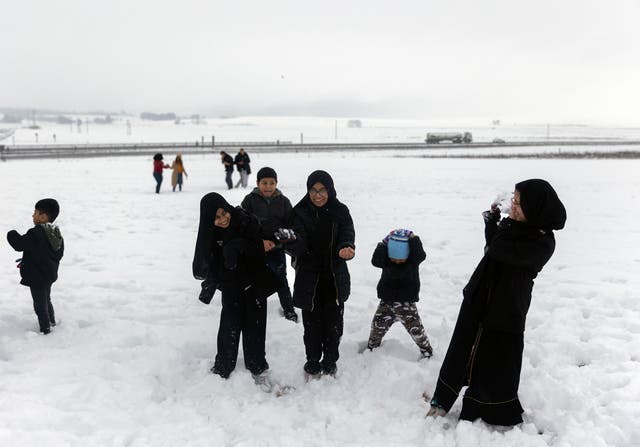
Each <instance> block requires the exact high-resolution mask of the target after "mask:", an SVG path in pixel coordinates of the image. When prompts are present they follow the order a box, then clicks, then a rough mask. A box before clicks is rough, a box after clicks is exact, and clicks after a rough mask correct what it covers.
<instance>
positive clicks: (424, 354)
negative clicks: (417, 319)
mask: <svg viewBox="0 0 640 447" xmlns="http://www.w3.org/2000/svg"><path fill="white" fill-rule="evenodd" d="M420 354H421V355H422V358H423V359H428V358H431V356H432V355H433V348H432V347H431V345H429V346H427V349H425V350H424V351H420Z"/></svg>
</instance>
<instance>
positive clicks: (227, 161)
mask: <svg viewBox="0 0 640 447" xmlns="http://www.w3.org/2000/svg"><path fill="white" fill-rule="evenodd" d="M222 163H223V164H224V170H225V171H226V172H233V157H232V156H231V155H229V154H227V153H226V152H225V154H224V159H223V160H222Z"/></svg>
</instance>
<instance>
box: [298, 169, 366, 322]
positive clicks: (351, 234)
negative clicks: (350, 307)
mask: <svg viewBox="0 0 640 447" xmlns="http://www.w3.org/2000/svg"><path fill="white" fill-rule="evenodd" d="M327 175H328V174H327ZM328 183H329V180H325V182H323V184H324V185H325V186H326V187H327V189H328V190H329V191H330V198H329V201H328V202H327V205H326V206H325V207H323V208H317V207H316V206H315V205H313V204H312V203H311V201H310V200H309V196H308V195H305V197H304V198H303V199H302V200H301V201H300V202H299V203H298V204H297V205H296V206H294V207H293V218H292V228H293V230H294V231H295V233H296V236H297V240H296V241H295V242H293V243H288V244H287V245H286V246H285V249H286V250H287V252H288V253H289V254H290V255H291V256H292V258H293V260H292V263H293V267H294V269H295V271H296V279H295V283H294V289H293V304H294V306H296V307H299V308H301V309H306V310H312V309H313V307H314V304H315V302H314V299H315V297H316V289H317V285H318V282H319V281H320V279H321V277H322V278H323V279H324V278H329V280H330V281H331V282H333V285H334V287H335V290H336V299H337V301H338V303H344V302H345V301H346V300H347V299H348V298H349V294H350V293H351V277H350V275H349V269H348V268H347V263H346V261H345V260H344V259H342V258H340V257H339V256H338V252H339V251H340V250H341V249H342V248H345V247H352V248H355V230H354V227H353V220H352V219H351V214H350V213H349V209H348V208H347V207H346V205H344V204H342V203H341V202H339V201H338V199H336V198H335V191H334V190H333V183H332V182H331V184H330V185H328ZM312 184H313V183H312ZM327 227H328V228H327ZM325 231H326V234H328V235H329V238H328V239H327V240H326V246H325V247H319V245H318V239H317V237H318V233H322V234H325ZM321 237H322V238H323V239H324V236H321ZM314 247H315V248H314ZM338 303H336V304H338Z"/></svg>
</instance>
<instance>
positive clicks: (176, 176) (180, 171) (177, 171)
mask: <svg viewBox="0 0 640 447" xmlns="http://www.w3.org/2000/svg"><path fill="white" fill-rule="evenodd" d="M171 169H172V170H173V172H172V173H171V186H172V187H173V192H176V186H177V187H178V191H182V176H183V175H184V176H185V177H189V176H188V175H187V171H186V170H185V169H184V163H183V162H182V153H178V155H176V159H175V160H173V163H171Z"/></svg>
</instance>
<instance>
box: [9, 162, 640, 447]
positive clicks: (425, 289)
mask: <svg viewBox="0 0 640 447" xmlns="http://www.w3.org/2000/svg"><path fill="white" fill-rule="evenodd" d="M172 157H173V154H165V159H166V160H167V161H170V160H171V159H172ZM252 161H253V164H252V166H253V168H254V172H255V171H257V169H258V168H260V167H261V166H264V165H269V166H272V167H274V168H275V169H276V170H277V171H278V173H279V178H280V184H279V186H280V187H281V189H282V190H283V192H284V193H285V194H286V195H288V196H289V197H290V198H291V200H292V202H294V203H295V202H297V200H299V198H300V197H302V195H303V194H304V193H305V187H304V185H305V180H306V177H307V175H308V174H309V173H310V172H311V171H313V170H315V169H325V170H327V171H329V172H330V173H331V174H332V175H333V177H334V180H335V184H336V188H337V191H338V197H339V198H340V199H341V200H342V201H343V202H344V203H346V204H347V205H348V206H349V207H350V209H351V213H352V215H353V218H354V221H355V227H356V245H357V249H356V258H355V259H354V260H353V261H351V262H350V264H349V266H350V271H351V276H352V295H351V298H350V299H349V301H348V302H347V303H346V310H345V333H344V337H343V341H342V345H341V358H340V361H339V364H338V366H339V371H338V375H337V377H336V378H335V379H333V378H323V379H321V380H319V381H316V382H311V383H305V382H304V379H303V374H302V365H303V363H304V349H303V344H302V325H301V324H297V325H296V324H293V323H291V322H289V321H286V320H285V319H284V318H282V317H281V316H280V314H279V304H278V301H277V298H275V297H272V298H270V307H269V312H268V327H267V359H268V361H269V363H270V365H271V370H272V373H273V375H274V377H276V378H278V379H279V380H281V381H283V382H284V383H287V384H290V385H293V386H295V388H296V389H295V391H293V392H292V393H291V394H288V395H286V396H283V397H280V398H278V397H275V396H274V395H271V394H266V393H264V392H262V391H260V390H259V389H258V388H257V387H256V386H255V385H254V384H253V381H252V379H251V376H250V374H249V372H248V371H246V370H245V369H244V367H243V366H242V365H243V362H242V354H240V359H239V362H238V365H239V366H238V368H237V369H236V371H235V372H234V373H233V374H232V376H231V378H230V379H229V380H226V381H225V380H223V379H220V378H219V377H218V376H215V375H212V374H210V373H209V368H210V367H211V365H212V359H213V356H214V355H215V352H216V342H215V340H216V332H217V326H218V318H219V314H220V299H219V298H220V297H219V295H216V297H215V298H214V301H213V302H212V304H211V305H210V306H206V305H204V304H202V303H200V302H199V301H198V300H197V296H198V292H199V282H197V281H195V280H194V279H193V278H192V276H191V259H192V255H193V249H194V242H195V235H196V229H197V220H198V203H199V200H200V198H201V197H202V195H203V194H205V193H206V192H209V191H219V192H221V193H222V194H223V195H224V196H225V197H226V198H227V199H228V200H229V201H230V202H231V203H232V204H239V203H240V201H241V199H242V198H243V196H244V194H246V193H247V192H248V190H233V191H229V192H227V191H226V190H224V189H223V188H224V175H223V172H222V171H223V169H222V166H221V165H220V162H219V159H218V158H217V157H215V156H205V155H198V156H187V157H186V158H185V167H186V169H187V171H188V173H189V178H188V179H187V180H186V184H185V190H184V192H182V193H172V192H171V191H170V185H168V183H169V182H168V180H169V178H168V177H169V176H168V175H165V184H164V185H163V191H162V193H161V194H160V195H156V194H154V193H153V190H154V180H153V178H152V176H151V160H150V158H147V157H132V158H97V159H83V160H42V161H11V162H5V163H0V190H1V191H2V192H1V193H0V209H1V210H2V211H1V214H0V216H1V224H2V225H1V227H2V231H8V230H10V229H13V228H16V229H18V230H19V231H20V232H21V233H22V232H24V231H26V230H27V229H28V228H29V227H30V226H31V214H32V211H33V204H34V203H35V202H36V200H38V199H40V198H43V197H47V196H51V197H55V198H57V199H58V200H59V202H60V204H61V208H62V210H61V214H60V217H59V219H58V223H59V225H60V227H61V229H62V233H63V235H64V236H65V244H66V254H65V257H64V259H63V261H62V263H61V266H60V279H59V281H58V282H57V283H55V285H54V287H53V293H52V297H53V302H54V306H55V307H56V314H57V316H58V318H59V325H58V326H57V327H56V328H55V329H54V331H53V333H52V334H50V335H48V336H41V335H39V334H38V333H37V321H36V318H35V315H34V312H33V310H32V304H31V298H30V296H29V291H28V289H27V288H25V287H22V286H20V285H18V272H17V270H16V269H15V267H14V265H15V264H14V259H16V258H18V257H19V254H18V253H16V252H14V251H13V250H12V249H11V248H10V247H9V245H8V244H7V243H6V240H5V239H4V237H3V238H2V242H1V243H0V247H1V250H0V291H1V292H0V445H2V446H36V445H37V446H42V445H47V446H50V447H53V446H135V447H137V446H186V445H189V446H212V445H215V446H221V445H228V446H267V445H269V446H302V445H304V446H327V445H330V446H334V445H335V446H360V445H368V446H385V447H386V446H407V445H412V446H413V445H415V446H420V445H425V446H426V445H429V446H455V445H458V446H474V445H478V446H514V445H517V446H520V447H524V446H544V445H554V446H563V447H564V446H637V445H640V425H639V423H638V421H640V304H639V298H640V294H639V292H638V290H639V289H640V275H639V273H640V250H639V249H640V229H639V228H640V227H639V226H638V221H637V218H638V217H639V215H640V213H639V212H638V205H639V204H640V200H639V198H640V183H638V181H637V173H638V172H639V169H638V168H639V164H638V163H639V162H638V161H611V160H607V161H593V160H465V159H459V160H453V159H436V160H432V159H423V158H415V159H399V158H392V157H386V156H383V155H381V154H370V155H366V156H365V155H362V154H360V155H359V156H353V155H352V154H340V155H337V154H305V155H302V154H282V155H278V154H252ZM236 175H237V174H236ZM531 177H542V178H545V179H547V180H549V181H550V182H551V183H552V184H553V185H554V187H555V188H556V190H557V191H558V194H559V196H560V198H561V199H562V200H563V201H564V203H565V206H566V208H567V212H568V221H567V226H566V228H565V229H564V230H563V231H560V232H558V233H557V235H556V238H557V249H556V253H555V255H554V256H553V258H552V259H551V261H550V262H549V263H548V264H547V266H546V267H545V269H544V270H543V272H542V273H541V274H540V275H539V277H538V279H537V280H536V286H535V288H534V295H533V300H532V306H531V310H530V313H529V318H528V322H527V332H526V334H525V352H524V364H523V370H522V377H521V387H520V398H521V401H522V403H523V406H524V407H525V410H526V414H525V418H526V422H525V423H524V424H522V425H521V426H518V427H515V428H513V429H512V430H509V431H506V432H504V433H503V432H501V431H498V430H495V429H494V428H492V427H489V426H487V425H485V424H483V423H481V422H476V423H469V422H458V421H457V416H458V414H459V411H460V401H458V403H457V404H456V406H454V408H453V410H452V413H450V414H449V415H448V416H447V417H446V418H438V419H425V418H424V415H425V413H426V410H427V406H426V404H425V402H423V401H422V399H421V394H422V392H423V391H425V390H427V391H432V390H433V388H434V383H435V381H436V378H437V374H438V370H439V367H440V364H441V362H442V359H443V356H444V352H445V350H446V348H447V346H448V342H449V338H450V335H451V332H452V329H453V324H454V322H455V318H456V316H457V312H458V307H459V303H460V300H461V289H462V287H463V286H464V284H465V283H466V281H467V280H468V278H469V276H470V274H471V272H472V271H473V269H474V267H475V265H476V263H477V262H478V261H479V259H480V258H481V255H482V248H483V224H482V218H481V216H480V212H481V211H482V210H484V209H486V208H487V206H488V205H489V203H490V202H491V200H492V199H493V198H494V197H495V196H496V194H497V193H499V192H503V191H508V190H511V189H512V188H513V184H514V183H515V182H517V181H519V180H523V179H526V178H531ZM254 180H255V176H254V175H252V176H251V178H250V181H251V183H250V184H253V182H254ZM395 227H408V228H411V229H413V230H414V231H415V232H416V233H417V234H419V235H420V236H421V237H422V239H423V243H424V246H425V249H426V251H427V261H426V262H425V263H424V264H423V265H422V268H421V275H422V293H421V300H420V302H419V303H418V307H419V310H420V313H421V315H422V318H423V321H424V324H425V327H426V328H427V333H428V335H429V336H430V338H431V341H432V344H433V345H434V348H435V355H434V357H433V358H431V359H429V360H421V361H419V360H418V358H419V352H418V349H417V347H415V346H414V345H413V344H412V342H411V340H410V338H409V336H408V334H406V333H405V332H404V329H403V328H402V327H401V326H400V325H396V326H394V327H393V328H392V329H391V331H390V332H389V334H388V335H387V337H386V339H385V343H384V344H383V346H382V347H381V348H380V349H378V350H377V351H375V352H371V353H370V352H365V353H364V354H358V343H359V342H362V341H364V340H366V338H367V336H368V332H369V325H370V321H371V318H372V316H373V313H374V310H375V307H376V305H377V300H376V298H375V286H376V283H377V281H378V278H379V273H380V272H379V270H377V269H375V268H373V267H372V266H371V264H370V258H371V254H372V251H373V249H374V247H375V245H376V243H377V241H378V240H379V239H380V238H381V237H382V236H383V235H384V234H385V233H387V232H388V231H389V230H390V229H392V228H395ZM292 275H293V273H292V272H291V276H290V278H289V279H290V283H292Z"/></svg>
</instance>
